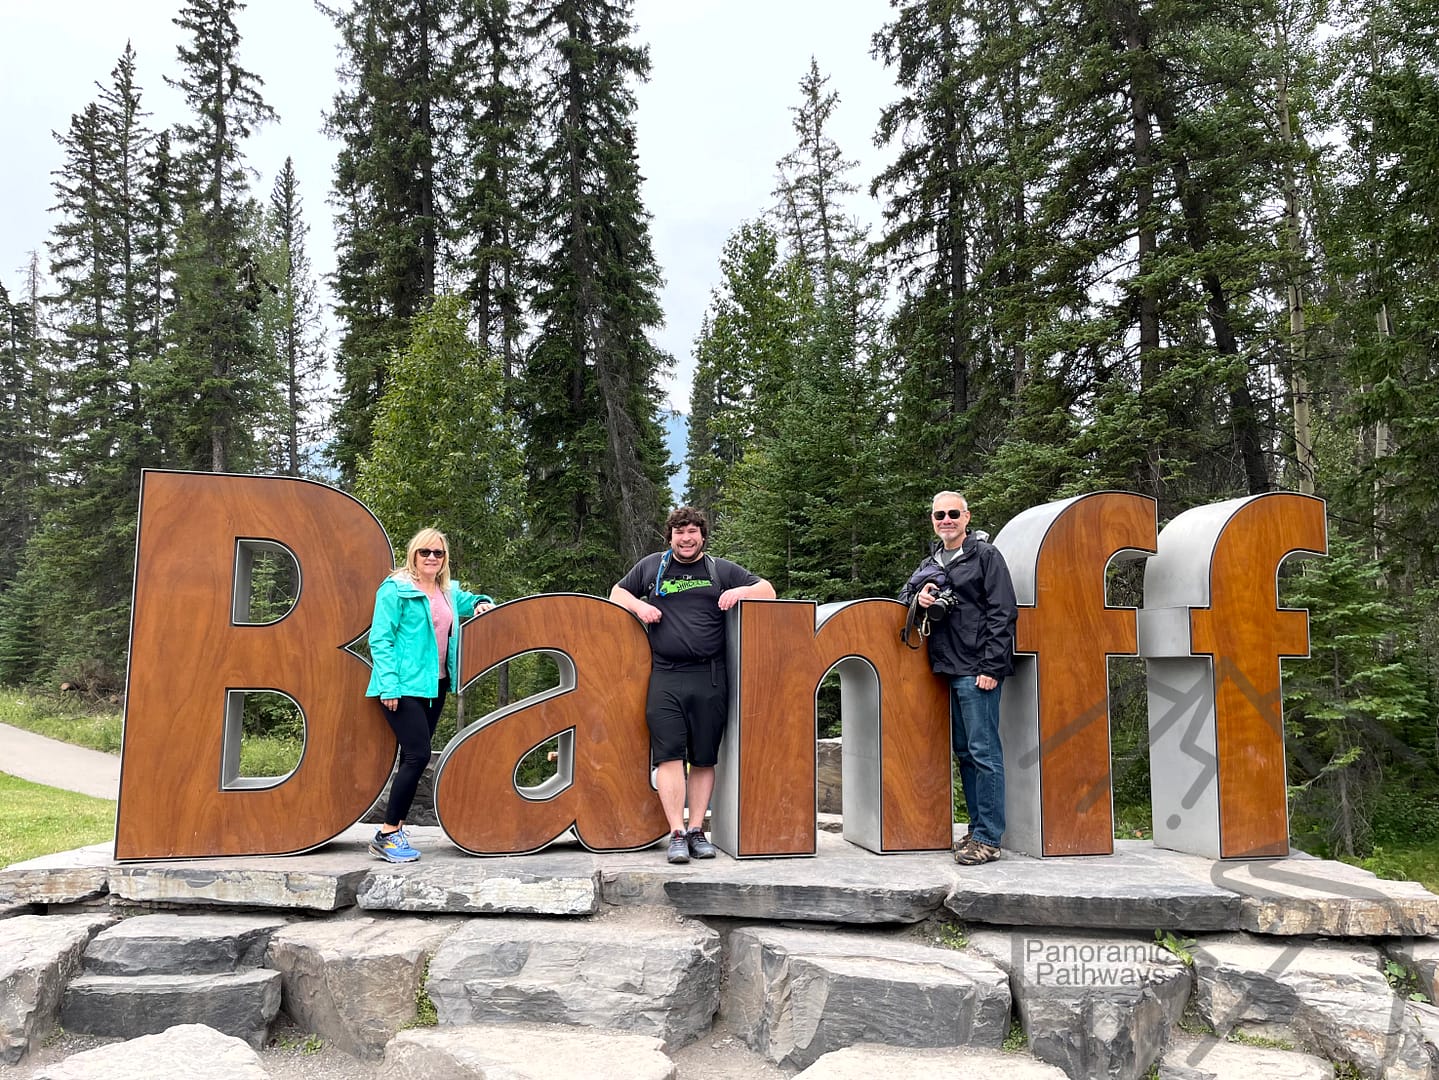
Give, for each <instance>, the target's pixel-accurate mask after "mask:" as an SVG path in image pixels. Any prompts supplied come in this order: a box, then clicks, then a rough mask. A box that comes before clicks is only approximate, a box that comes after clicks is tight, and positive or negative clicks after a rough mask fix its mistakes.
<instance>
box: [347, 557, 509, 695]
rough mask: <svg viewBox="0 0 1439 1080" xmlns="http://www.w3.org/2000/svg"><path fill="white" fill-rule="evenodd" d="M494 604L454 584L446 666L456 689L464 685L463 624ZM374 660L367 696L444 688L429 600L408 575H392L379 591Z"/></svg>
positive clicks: (427, 692)
mask: <svg viewBox="0 0 1439 1080" xmlns="http://www.w3.org/2000/svg"><path fill="white" fill-rule="evenodd" d="M492 603H494V601H493V600H492V599H490V597H488V596H486V595H485V594H484V593H472V592H465V591H464V590H463V589H461V588H460V586H459V584H458V583H457V582H454V581H451V582H450V606H451V607H452V608H453V610H454V613H455V625H454V629H452V630H451V631H450V648H449V656H447V657H446V658H445V660H446V662H445V670H446V671H448V672H449V674H450V688H451V689H455V688H457V687H458V686H459V668H460V634H459V627H460V623H461V621H463V620H465V619H468V618H469V617H470V616H472V615H473V614H474V613H475V608H476V606H477V605H479V604H492ZM370 661H371V671H370V686H369V689H367V690H366V691H365V696H366V697H377V698H398V697H418V698H434V697H436V696H437V695H438V694H439V692H440V658H439V656H438V655H437V654H436V652H435V628H434V624H433V623H432V622H431V621H430V598H429V597H428V596H426V595H425V594H424V592H422V591H421V590H420V587H419V586H418V585H416V584H415V583H414V582H413V581H411V580H410V579H409V578H408V577H405V576H399V577H387V578H386V579H385V580H384V581H383V582H382V583H381V584H380V587H379V589H378V590H376V592H375V617H374V618H373V619H372V620H371V621H370Z"/></svg>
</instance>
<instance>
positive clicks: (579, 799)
mask: <svg viewBox="0 0 1439 1080" xmlns="http://www.w3.org/2000/svg"><path fill="white" fill-rule="evenodd" d="M460 650H461V660H460V682H461V684H462V685H464V684H467V683H469V682H470V681H472V680H473V679H474V678H477V677H478V676H480V675H482V674H484V672H486V671H487V670H489V669H490V668H492V667H494V666H495V665H496V664H498V663H500V662H502V661H504V660H509V659H512V658H513V657H516V656H519V655H520V654H522V653H527V652H547V653H550V654H551V655H552V656H554V658H555V660H556V661H557V662H558V663H559V667H560V685H559V687H558V688H557V689H554V690H548V691H545V692H544V693H541V694H537V695H535V696H534V697H529V698H526V699H525V700H523V701H519V702H516V703H515V704H513V705H510V706H507V707H505V708H502V709H498V710H496V711H495V712H493V713H490V714H489V715H488V716H486V717H484V718H482V719H481V720H480V721H478V722H477V723H475V724H472V725H470V726H469V727H467V728H465V729H464V730H463V731H460V732H459V733H458V734H456V735H455V737H454V738H453V739H452V740H451V741H450V744H449V746H447V747H446V748H445V752H444V755H443V756H442V757H441V758H440V764H439V766H438V767H437V769H436V772H435V813H436V815H437V816H438V817H439V819H440V824H441V825H442V826H443V827H444V830H445V832H446V833H448V834H449V837H450V839H451V840H453V841H454V842H455V843H456V844H457V845H458V846H460V847H461V848H463V849H464V850H465V851H468V852H470V854H472V855H509V854H519V853H522V852H528V851H536V850H538V849H539V848H542V847H544V846H545V845H546V844H548V843H549V842H550V841H552V840H554V839H555V838H556V837H558V836H559V835H560V834H561V833H563V832H564V831H565V830H566V829H568V828H570V827H571V826H573V827H574V830H575V834H576V836H578V837H579V840H580V843H582V844H583V845H584V846H585V847H587V848H589V849H590V850H591V851H624V850H628V849H632V848H641V847H648V846H649V845H650V844H653V843H654V842H655V841H656V840H658V839H659V838H660V837H661V836H663V835H664V834H665V817H664V812H663V811H662V810H661V809H660V801H659V797H658V796H657V795H656V794H655V793H654V790H653V789H652V788H651V787H650V780H649V777H650V739H649V730H648V728H646V726H645V694H646V689H647V687H648V685H649V675H650V645H649V641H648V640H647V639H646V638H645V631H644V626H643V624H642V623H641V622H640V621H639V620H638V619H637V618H635V617H634V616H633V615H631V614H630V613H629V612H628V611H626V610H625V609H624V608H622V607H620V606H619V605H618V604H612V603H610V602H609V601H608V600H601V599H600V598H599V597H596V596H579V595H574V594H568V595H565V594H562V595H557V596H531V597H527V598H525V599H523V600H514V601H511V602H510V603H508V604H501V605H500V606H499V607H497V608H495V609H494V610H493V611H490V612H486V613H485V614H484V615H481V616H480V617H479V618H477V619H473V620H471V621H470V622H467V623H466V624H465V627H464V633H463V636H462V637H461V639H460ZM554 738H558V739H559V747H560V750H559V760H558V762H557V765H558V772H557V773H556V774H555V775H554V776H553V777H551V778H550V779H549V780H547V781H545V782H544V783H542V784H540V785H539V786H538V787H536V788H530V789H521V788H519V787H518V786H517V784H516V781H515V771H516V769H517V768H518V767H519V764H520V761H521V760H522V759H523V758H524V757H525V755H526V754H528V753H529V752H530V751H532V750H534V749H535V748H536V747H538V746H540V745H542V744H543V743H545V742H547V741H549V740H550V739H554Z"/></svg>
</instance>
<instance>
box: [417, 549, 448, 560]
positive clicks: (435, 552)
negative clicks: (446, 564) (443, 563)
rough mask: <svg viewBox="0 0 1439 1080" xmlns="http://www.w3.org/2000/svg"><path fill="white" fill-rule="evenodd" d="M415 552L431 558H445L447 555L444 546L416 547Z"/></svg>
mask: <svg viewBox="0 0 1439 1080" xmlns="http://www.w3.org/2000/svg"><path fill="white" fill-rule="evenodd" d="M415 554H416V555H418V556H419V557H420V558H422V559H429V558H436V559H443V558H444V557H445V549H444V548H415Z"/></svg>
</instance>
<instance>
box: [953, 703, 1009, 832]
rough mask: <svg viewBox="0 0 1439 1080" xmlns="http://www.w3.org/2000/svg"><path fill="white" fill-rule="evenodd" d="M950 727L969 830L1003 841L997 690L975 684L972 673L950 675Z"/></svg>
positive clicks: (1000, 750) (1001, 775)
mask: <svg viewBox="0 0 1439 1080" xmlns="http://www.w3.org/2000/svg"><path fill="white" fill-rule="evenodd" d="M949 687H950V694H949V728H950V737H951V739H952V740H953V743H954V756H955V757H956V758H958V759H959V782H960V784H961V785H963V787H964V805H965V807H966V808H967V809H968V810H969V831H970V835H971V836H973V837H974V838H975V839H976V840H978V841H979V842H980V843H981V844H988V845H989V846H990V847H999V841H1000V838H1001V837H1003V836H1004V751H1003V748H1002V747H1001V746H1000V744H999V692H1000V690H1002V689H1003V688H1004V680H1003V679H1001V680H1000V681H999V685H998V686H996V687H995V688H994V689H993V690H981V689H980V688H979V687H977V686H975V685H974V676H973V675H961V676H959V677H958V678H954V679H951V680H950V681H949Z"/></svg>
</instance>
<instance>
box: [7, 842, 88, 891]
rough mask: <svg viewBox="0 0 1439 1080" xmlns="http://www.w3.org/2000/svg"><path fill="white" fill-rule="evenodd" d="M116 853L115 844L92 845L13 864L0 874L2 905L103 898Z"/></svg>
mask: <svg viewBox="0 0 1439 1080" xmlns="http://www.w3.org/2000/svg"><path fill="white" fill-rule="evenodd" d="M113 853H114V845H113V844H92V845H91V846H90V847H83V848H75V849H74V850H73V851H60V852H56V853H55V854H53V855H41V856H40V857H39V858H35V859H27V860H25V861H24V862H18V863H12V864H11V865H10V866H7V867H5V869H3V870H0V901H3V902H5V903H11V904H71V903H74V902H76V901H78V900H88V899H90V898H91V897H95V896H103V895H104V894H105V893H106V892H107V891H108V890H109V888H110V870H111V868H112V867H113V866H114V865H115V859H114V857H113Z"/></svg>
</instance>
